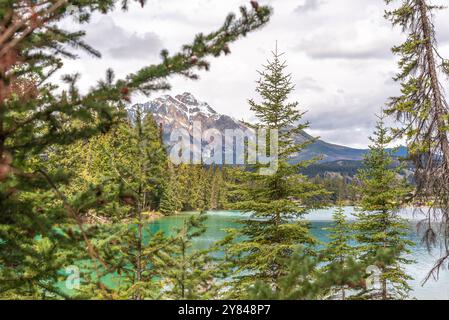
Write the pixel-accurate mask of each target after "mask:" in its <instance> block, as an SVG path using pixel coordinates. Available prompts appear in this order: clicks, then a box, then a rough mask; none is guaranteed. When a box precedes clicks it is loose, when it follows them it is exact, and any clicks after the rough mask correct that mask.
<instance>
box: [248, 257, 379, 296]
mask: <svg viewBox="0 0 449 320" xmlns="http://www.w3.org/2000/svg"><path fill="white" fill-rule="evenodd" d="M376 259H377V260H376V261H386V260H385V258H384V257H381V256H378V257H376ZM324 263H328V262H327V259H326V258H325V256H323V255H318V256H310V255H309V254H307V252H306V251H304V250H303V249H302V250H297V251H296V252H295V253H294V254H293V255H292V257H290V258H289V259H288V260H287V261H286V262H285V274H284V275H283V276H282V277H280V278H279V279H277V283H276V285H275V286H272V285H270V284H267V283H266V282H263V281H258V282H256V285H255V286H254V287H252V288H250V298H251V299H256V300H323V299H329V298H330V299H332V298H334V295H332V292H333V290H334V289H335V288H344V287H350V288H351V289H361V288H363V278H364V276H365V268H366V265H365V264H363V263H361V262H356V261H355V260H354V259H353V258H351V257H349V258H347V259H345V261H344V266H343V264H342V263H340V262H335V263H334V262H331V263H328V264H327V268H320V265H321V264H324ZM330 293H331V294H330Z"/></svg>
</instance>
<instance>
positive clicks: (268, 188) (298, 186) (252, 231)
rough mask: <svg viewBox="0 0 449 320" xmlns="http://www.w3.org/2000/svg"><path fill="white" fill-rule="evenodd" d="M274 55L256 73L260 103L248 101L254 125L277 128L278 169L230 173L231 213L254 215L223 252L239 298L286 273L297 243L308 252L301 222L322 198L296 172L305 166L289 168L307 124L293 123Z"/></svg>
mask: <svg viewBox="0 0 449 320" xmlns="http://www.w3.org/2000/svg"><path fill="white" fill-rule="evenodd" d="M273 56H274V57H273V61H272V62H269V63H268V65H267V66H265V68H264V71H262V72H260V75H261V79H260V80H259V81H258V87H257V92H258V93H259V94H260V95H261V97H262V102H261V103H260V104H258V103H256V102H254V101H253V100H250V101H249V102H250V106H251V110H253V111H254V112H255V113H256V115H257V118H258V120H259V121H260V122H259V123H258V124H257V125H256V127H262V128H266V129H276V130H279V152H278V158H277V160H275V163H276V165H277V171H275V172H274V173H273V174H271V175H261V174H259V172H258V169H260V168H261V167H263V166H264V165H262V164H260V163H258V164H257V165H255V166H254V167H251V168H245V169H250V170H245V169H242V168H240V169H239V168H237V169H234V177H233V179H232V181H231V191H230V194H229V195H230V197H233V198H234V199H233V201H234V202H235V203H233V204H232V206H231V207H232V208H233V209H237V210H241V211H243V212H248V213H251V215H252V218H251V219H249V220H248V221H245V222H244V226H243V228H242V229H241V230H240V231H234V241H230V244H228V248H227V255H228V258H229V259H231V260H232V261H233V262H234V264H235V271H234V272H235V274H237V276H236V277H235V278H234V281H233V283H232V285H233V286H234V289H233V293H234V294H237V295H238V294H244V291H245V290H246V288H247V287H248V286H250V285H252V284H253V283H254V282H255V281H256V280H260V281H264V282H265V283H266V284H267V285H269V286H271V285H272V284H276V283H277V281H278V279H279V278H281V277H282V276H284V275H285V272H286V270H285V266H284V261H285V259H286V258H288V257H290V256H291V255H292V254H293V251H294V248H295V247H296V246H297V245H298V244H303V245H305V246H306V248H307V249H306V250H308V252H309V253H310V252H312V247H313V245H314V244H315V239H314V238H313V237H312V236H311V235H310V233H309V227H308V224H307V222H305V221H303V220H301V218H302V217H303V215H304V214H306V213H307V211H308V210H309V209H310V208H311V207H312V204H311V201H310V200H311V199H313V198H314V197H317V196H319V195H321V194H323V190H322V189H320V188H319V187H318V186H316V185H314V184H313V183H311V182H310V181H309V180H308V179H307V177H305V176H304V175H301V174H299V173H298V172H299V170H300V168H302V167H305V166H307V165H308V164H309V162H300V163H298V164H295V165H292V164H290V163H289V161H288V160H289V158H290V157H291V156H292V155H293V154H294V153H297V152H300V151H301V150H302V148H304V146H305V145H306V144H307V143H304V144H300V145H298V144H295V143H294V142H293V135H295V134H297V133H298V132H300V131H301V130H303V129H304V128H305V127H307V125H298V124H297V123H298V121H299V120H300V119H301V116H302V114H301V113H300V112H299V111H298V110H297V109H296V107H297V105H298V104H297V103H288V102H287V99H288V95H289V94H290V93H291V92H292V91H293V85H292V84H291V77H290V76H289V75H285V71H284V70H285V68H286V64H285V63H284V62H281V60H280V56H281V55H280V54H278V52H277V51H276V52H274V53H273ZM270 152H271V153H273V150H270ZM237 239H238V240H237ZM235 240H237V241H235Z"/></svg>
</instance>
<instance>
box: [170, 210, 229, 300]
mask: <svg viewBox="0 0 449 320" xmlns="http://www.w3.org/2000/svg"><path fill="white" fill-rule="evenodd" d="M205 219H206V216H205V215H203V214H200V215H199V216H191V217H190V218H189V219H187V220H186V221H185V222H184V225H183V227H182V228H181V229H180V230H178V231H177V236H176V240H175V242H174V244H173V246H172V248H171V251H170V254H169V255H167V256H165V257H164V259H163V264H162V268H161V270H163V271H162V276H163V284H164V286H167V287H168V288H169V289H167V290H165V292H164V293H163V297H164V298H167V299H175V300H185V299H188V300H192V299H194V300H195V299H214V298H217V297H218V294H219V289H220V284H219V281H220V278H222V274H221V271H220V268H218V261H217V259H215V258H214V257H213V255H212V249H208V250H192V240H193V239H194V238H196V237H199V236H201V235H202V234H203V233H204V232H205V231H206V230H205V228H204V225H203V223H204V220H205Z"/></svg>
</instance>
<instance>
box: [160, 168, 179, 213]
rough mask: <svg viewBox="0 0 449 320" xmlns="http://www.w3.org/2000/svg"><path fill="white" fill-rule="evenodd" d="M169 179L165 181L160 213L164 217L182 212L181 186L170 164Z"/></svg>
mask: <svg viewBox="0 0 449 320" xmlns="http://www.w3.org/2000/svg"><path fill="white" fill-rule="evenodd" d="M167 167H168V174H169V179H166V180H165V184H164V188H163V193H162V198H161V203H160V206H159V211H160V212H162V213H163V214H164V215H172V214H174V213H178V212H179V211H181V210H182V200H181V198H180V194H179V191H180V186H179V181H178V177H177V176H176V173H175V169H174V168H173V165H172V164H171V163H170V162H168V165H167Z"/></svg>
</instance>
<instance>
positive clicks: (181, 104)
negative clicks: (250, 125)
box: [134, 92, 246, 134]
mask: <svg viewBox="0 0 449 320" xmlns="http://www.w3.org/2000/svg"><path fill="white" fill-rule="evenodd" d="M137 106H139V107H141V108H142V109H143V112H144V113H151V114H152V115H153V117H154V119H155V120H156V122H157V123H158V124H161V125H162V127H163V129H164V133H165V134H168V133H169V132H170V131H171V130H174V129H178V128H187V129H189V128H191V125H192V124H193V122H200V123H201V125H202V129H203V130H206V129H210V128H215V129H218V130H220V131H223V130H225V129H236V128H240V129H245V128H246V127H245V126H243V125H242V124H241V123H240V122H239V121H238V120H236V119H233V118H231V117H229V116H226V115H223V114H219V113H217V112H216V111H215V110H214V109H213V108H212V107H211V106H210V105H209V104H208V103H207V102H202V101H199V100H198V99H197V98H196V97H195V96H194V95H193V94H191V93H189V92H184V93H182V94H178V95H175V96H174V97H173V96H171V95H163V96H161V97H159V98H156V99H154V100H153V101H150V102H147V103H144V104H139V105H136V106H134V108H135V107H137Z"/></svg>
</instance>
